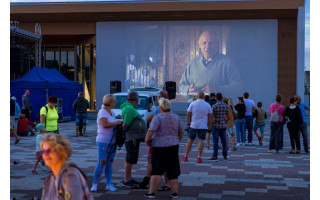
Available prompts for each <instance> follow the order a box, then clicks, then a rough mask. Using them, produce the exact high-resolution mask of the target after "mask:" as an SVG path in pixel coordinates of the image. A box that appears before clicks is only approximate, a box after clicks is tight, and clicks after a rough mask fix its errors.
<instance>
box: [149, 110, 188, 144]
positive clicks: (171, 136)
mask: <svg viewBox="0 0 320 200" xmlns="http://www.w3.org/2000/svg"><path fill="white" fill-rule="evenodd" d="M149 130H151V131H155V134H154V135H153V137H152V146H153V147H170V146H175V145H178V144H179V132H182V131H184V128H183V125H182V121H181V120H180V118H179V116H178V115H176V114H173V113H171V112H169V113H159V114H157V115H155V116H154V117H153V118H152V121H151V124H150V128H149Z"/></svg>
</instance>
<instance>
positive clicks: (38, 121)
mask: <svg viewBox="0 0 320 200" xmlns="http://www.w3.org/2000/svg"><path fill="white" fill-rule="evenodd" d="M43 107H45V108H46V121H45V122H44V124H45V125H47V115H48V106H47V105H45V106H43ZM54 108H55V109H56V111H57V112H58V110H57V105H55V106H54ZM41 109H42V107H41V108H40V110H41ZM37 123H40V113H39V114H38V115H37Z"/></svg>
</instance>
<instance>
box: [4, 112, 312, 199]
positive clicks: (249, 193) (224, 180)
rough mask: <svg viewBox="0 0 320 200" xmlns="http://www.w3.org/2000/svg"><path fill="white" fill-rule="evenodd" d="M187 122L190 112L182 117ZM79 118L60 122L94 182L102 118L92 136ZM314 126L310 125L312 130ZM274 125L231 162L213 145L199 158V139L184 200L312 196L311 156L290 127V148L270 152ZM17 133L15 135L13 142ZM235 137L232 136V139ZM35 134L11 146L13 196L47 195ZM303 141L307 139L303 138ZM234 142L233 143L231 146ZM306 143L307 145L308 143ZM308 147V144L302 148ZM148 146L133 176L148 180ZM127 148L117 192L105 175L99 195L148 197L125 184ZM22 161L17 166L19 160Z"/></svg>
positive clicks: (185, 171) (182, 190)
mask: <svg viewBox="0 0 320 200" xmlns="http://www.w3.org/2000/svg"><path fill="white" fill-rule="evenodd" d="M182 118H183V121H184V122H185V117H182ZM74 126H75V122H67V123H60V124H59V129H60V132H61V133H62V134H65V135H67V137H68V138H69V140H70V143H71V146H72V149H73V154H72V156H71V158H70V159H69V161H71V162H74V163H76V164H77V165H78V166H79V167H80V168H81V169H82V170H83V171H84V172H85V173H86V175H87V177H88V185H89V187H91V184H92V181H93V172H94V169H95V165H96V162H97V150H96V144H95V137H96V122H95V120H89V124H88V126H87V132H88V135H89V137H73V135H74V134H75V130H74V129H75V127H74ZM308 131H309V130H308ZM269 135H270V129H269V124H267V125H266V134H265V138H264V144H263V146H259V145H258V141H257V139H256V137H255V136H254V141H253V145H251V146H248V145H247V146H244V147H238V150H237V151H229V152H228V157H229V159H228V161H226V162H225V161H223V159H222V155H221V151H220V150H219V156H218V159H219V161H218V162H213V161H210V160H208V159H209V158H210V157H211V155H212V152H213V150H212V142H211V149H206V148H205V149H204V152H203V163H197V162H196V155H197V146H196V141H195V142H194V144H193V146H192V151H191V153H190V154H189V161H188V162H181V175H180V177H179V197H180V199H184V200H208V199H226V200H229V199H230V200H231V199H237V200H242V199H243V200H244V199H248V200H251V199H252V200H254V199H259V200H263V199H273V200H276V199H281V200H283V199H286V200H290V199H294V200H305V199H309V198H310V155H309V154H305V153H302V154H300V155H298V154H289V153H288V152H289V151H290V149H291V148H290V141H289V134H288V131H287V128H286V126H285V127H284V149H283V150H282V151H280V153H279V154H275V153H267V150H268V141H269ZM187 139H188V138H187V134H185V135H184V137H183V139H182V141H181V143H180V150H179V155H180V160H181V159H182V156H183V155H184V151H185V145H186V142H187ZM13 142H14V138H11V144H13ZM229 142H231V140H230V139H229ZM34 143H35V137H34V136H28V137H23V138H22V139H21V141H20V143H19V144H18V145H11V150H10V151H11V152H10V153H11V154H10V159H11V162H10V196H11V197H13V196H14V197H16V199H18V200H20V199H21V200H27V199H32V197H33V196H36V197H38V198H40V197H41V190H42V186H43V181H44V178H45V177H46V176H47V175H48V174H47V171H46V170H43V169H41V168H40V167H38V171H39V174H38V175H33V174H32V173H31V170H32V166H33V163H34V160H35V144H34ZM301 144H302V138H301ZM230 146H231V145H230ZM302 147H303V146H302ZM302 149H303V148H302ZM147 152H148V147H147V146H146V145H145V144H141V150H140V157H139V162H138V164H137V165H136V166H134V167H133V171H132V173H133V177H134V178H135V179H137V180H139V181H140V180H142V178H143V177H144V174H145V170H146V167H147ZM124 159H125V151H124V148H122V149H121V150H120V151H118V152H117V154H116V157H115V160H114V164H113V178H112V182H113V184H114V185H115V186H116V187H117V188H118V191H116V192H110V191H108V192H106V191H105V190H104V188H105V178H104V176H103V178H102V180H101V181H100V184H99V186H98V192H96V193H93V196H94V197H95V199H98V200H99V199H113V200H118V199H119V200H120V199H137V200H139V199H145V198H144V197H143V194H144V193H145V192H146V191H147V190H133V189H130V188H126V187H123V186H122V185H121V184H120V181H121V180H122V178H123V174H124ZM14 160H19V164H17V165H14V164H13V161H14ZM169 194H170V192H157V193H156V196H157V198H158V199H170V198H169Z"/></svg>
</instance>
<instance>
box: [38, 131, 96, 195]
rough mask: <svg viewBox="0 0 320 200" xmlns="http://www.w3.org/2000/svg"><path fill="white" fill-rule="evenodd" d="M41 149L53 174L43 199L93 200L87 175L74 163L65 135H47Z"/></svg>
mask: <svg viewBox="0 0 320 200" xmlns="http://www.w3.org/2000/svg"><path fill="white" fill-rule="evenodd" d="M40 149H41V151H40V152H41V153H42V157H43V160H44V162H45V163H46V165H47V166H48V167H50V168H51V170H52V173H51V174H50V175H49V176H48V177H47V178H46V179H45V181H44V188H43V190H42V197H41V199H57V200H59V199H70V200H71V199H73V200H85V199H86V200H91V199H93V197H92V195H91V194H90V191H89V188H88V186H87V181H86V175H85V174H84V173H83V172H82V170H81V169H79V168H78V167H77V166H76V165H75V164H73V163H66V161H67V159H68V158H69V157H70V156H71V153H72V150H71V147H70V143H69V141H68V140H67V138H66V137H65V136H64V135H61V134H54V133H47V134H44V135H43V136H42V137H41V142H40Z"/></svg>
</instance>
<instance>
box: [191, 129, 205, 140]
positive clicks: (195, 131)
mask: <svg viewBox="0 0 320 200" xmlns="http://www.w3.org/2000/svg"><path fill="white" fill-rule="evenodd" d="M207 132H208V129H194V128H191V127H190V128H189V138H190V139H192V140H194V139H196V137H197V136H198V139H200V140H205V139H206V135H207Z"/></svg>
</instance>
